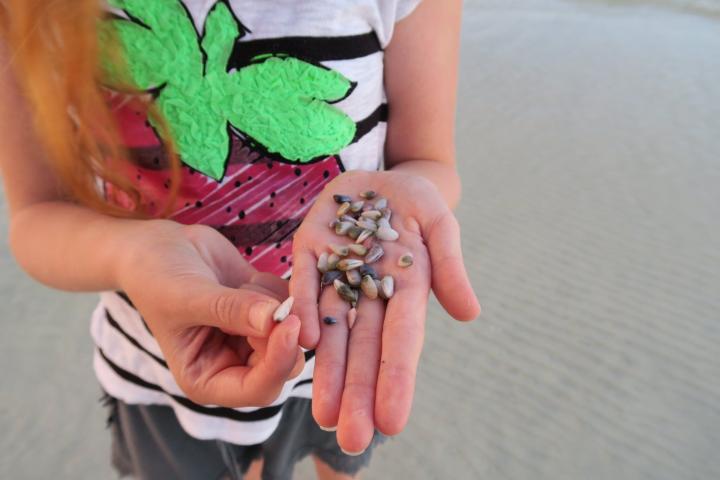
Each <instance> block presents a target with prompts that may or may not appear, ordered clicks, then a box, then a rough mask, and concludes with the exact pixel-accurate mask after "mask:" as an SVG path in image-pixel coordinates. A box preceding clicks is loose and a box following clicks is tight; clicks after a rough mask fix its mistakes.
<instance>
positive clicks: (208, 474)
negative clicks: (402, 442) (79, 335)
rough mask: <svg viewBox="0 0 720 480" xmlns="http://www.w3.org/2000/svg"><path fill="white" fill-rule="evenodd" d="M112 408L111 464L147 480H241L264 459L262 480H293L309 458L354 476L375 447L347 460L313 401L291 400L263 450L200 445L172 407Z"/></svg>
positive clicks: (111, 401)
mask: <svg viewBox="0 0 720 480" xmlns="http://www.w3.org/2000/svg"><path fill="white" fill-rule="evenodd" d="M104 400H105V402H106V403H107V405H108V407H109V408H110V415H109V419H108V424H109V426H110V429H111V431H112V444H113V446H112V463H113V466H114V467H115V468H116V469H117V471H118V473H119V474H120V475H121V476H131V477H133V478H138V479H143V480H146V479H147V480H157V479H162V480H165V479H177V480H211V479H223V480H225V479H233V480H242V478H243V473H244V472H246V471H247V469H248V467H249V466H250V464H251V463H252V461H253V460H256V459H259V458H262V459H263V460H264V462H263V473H262V479H263V480H290V479H291V478H292V472H293V468H294V467H295V464H296V463H297V462H299V461H300V460H302V459H303V458H304V457H306V456H307V455H309V454H312V455H315V456H316V457H317V458H319V459H320V460H322V461H323V462H325V463H326V464H328V465H329V466H330V467H331V468H332V469H333V470H335V471H337V472H342V473H346V474H350V475H355V474H357V473H358V471H360V469H362V468H363V467H365V466H367V464H368V463H369V462H370V456H371V452H372V450H373V447H374V446H375V445H377V444H379V443H381V442H382V440H383V437H382V436H381V435H380V434H378V433H376V434H375V438H374V439H373V442H372V445H371V446H370V448H368V449H367V450H366V451H365V453H363V454H362V455H359V456H357V457H351V456H348V455H345V454H344V453H342V451H341V450H340V447H338V444H337V440H336V438H335V433H333V432H325V431H323V430H321V429H320V428H319V427H318V426H317V424H316V423H315V420H314V419H313V417H312V413H311V403H310V400H308V399H304V398H290V399H288V401H287V402H286V403H285V405H284V406H283V416H282V418H281V420H280V425H279V426H278V428H277V430H275V432H274V433H273V434H272V436H271V437H270V438H268V439H267V440H266V441H265V442H263V443H261V444H259V445H250V446H241V445H233V444H229V443H226V442H222V441H212V440H210V441H207V440H198V439H196V438H193V437H191V436H190V435H188V434H187V433H185V431H184V430H183V429H182V427H181V426H180V424H179V423H178V421H177V418H176V417H175V413H174V412H173V410H172V409H171V408H170V407H165V406H159V405H128V404H126V403H124V402H122V401H119V400H117V399H115V398H112V397H109V396H105V398H104Z"/></svg>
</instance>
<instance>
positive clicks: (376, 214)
mask: <svg viewBox="0 0 720 480" xmlns="http://www.w3.org/2000/svg"><path fill="white" fill-rule="evenodd" d="M360 216H361V217H363V218H369V219H370V220H372V221H375V222H377V221H378V220H380V218H382V216H383V214H382V212H381V211H380V210H367V211H365V212H362V213H361V214H360Z"/></svg>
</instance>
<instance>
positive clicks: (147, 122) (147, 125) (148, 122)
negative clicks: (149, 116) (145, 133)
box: [145, 120, 150, 128]
mask: <svg viewBox="0 0 720 480" xmlns="http://www.w3.org/2000/svg"><path fill="white" fill-rule="evenodd" d="M145 126H146V127H148V128H150V121H149V120H145Z"/></svg>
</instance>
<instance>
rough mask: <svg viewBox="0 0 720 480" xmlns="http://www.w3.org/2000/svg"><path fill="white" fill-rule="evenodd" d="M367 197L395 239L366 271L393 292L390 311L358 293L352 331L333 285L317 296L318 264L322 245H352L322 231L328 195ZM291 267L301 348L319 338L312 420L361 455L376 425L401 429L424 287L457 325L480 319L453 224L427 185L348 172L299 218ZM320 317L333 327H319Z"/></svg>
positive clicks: (397, 176) (331, 209)
mask: <svg viewBox="0 0 720 480" xmlns="http://www.w3.org/2000/svg"><path fill="white" fill-rule="evenodd" d="M366 190H374V191H375V192H377V193H378V195H379V196H381V197H385V198H387V199H388V203H389V207H390V209H391V210H392V219H391V223H392V226H393V228H394V229H395V230H396V231H398V233H399V234H400V237H399V239H398V240H397V241H396V242H381V244H382V246H383V248H384V250H385V256H384V257H383V258H382V260H381V261H380V262H378V263H376V264H373V265H372V266H373V267H375V269H376V270H377V271H378V273H379V274H380V276H383V275H388V274H389V275H391V276H393V277H394V278H395V294H394V296H393V297H392V298H391V299H390V300H389V301H388V302H387V305H386V304H385V302H384V301H382V300H372V301H371V300H369V299H367V298H365V297H364V296H362V295H361V299H360V302H359V303H358V307H357V311H358V319H357V322H356V323H355V326H354V327H353V329H352V330H350V331H349V330H348V326H347V323H346V321H345V319H346V314H347V312H348V310H349V308H350V306H349V305H348V304H347V303H346V302H344V301H342V300H341V299H340V298H339V297H338V295H337V294H336V292H335V290H334V288H332V286H330V287H327V288H325V289H324V290H323V291H322V293H321V292H320V291H319V283H320V274H319V273H318V271H317V268H316V263H317V258H318V256H319V255H320V254H321V253H322V252H324V251H327V246H328V245H329V244H331V243H336V244H344V243H351V242H352V240H351V239H350V238H348V237H345V238H341V237H339V236H337V235H336V234H335V232H334V231H332V230H331V229H330V228H329V226H328V224H329V223H330V221H331V220H332V219H334V218H335V215H336V210H337V208H338V205H337V204H336V203H335V202H334V201H333V198H332V196H333V195H334V194H345V195H350V196H352V197H353V198H358V196H359V194H360V193H361V192H364V191H366ZM408 252H409V253H412V254H413V255H414V264H413V265H412V266H411V267H409V268H401V267H399V266H398V264H397V261H398V259H399V257H400V256H401V255H403V254H405V253H408ZM293 262H294V267H293V275H292V278H291V280H290V291H291V293H292V295H293V296H294V297H295V312H296V313H297V314H298V315H299V317H300V318H301V319H302V323H303V326H302V332H301V343H302V344H303V345H304V346H306V347H310V346H313V344H314V343H316V342H317V341H318V337H319V344H318V345H317V353H316V364H315V375H314V381H313V415H314V417H315V419H316V420H317V422H318V423H319V424H320V425H321V426H323V427H325V428H332V427H336V426H337V429H338V442H339V443H340V446H341V447H342V448H343V449H344V450H345V451H347V452H361V451H363V450H364V449H365V448H367V446H368V444H369V443H370V440H371V439H372V435H373V430H374V429H375V428H377V429H378V430H380V431H381V432H383V433H385V434H388V435H395V434H397V433H399V432H400V431H402V429H403V428H404V426H405V424H406V422H407V419H408V416H409V413H410V408H411V405H412V398H413V393H414V386H415V372H416V369H417V365H418V360H419V357H420V352H421V349H422V343H423V331H424V322H425V314H426V307H427V300H428V296H429V293H430V287H431V285H432V289H433V291H434V292H435V294H436V295H437V297H438V299H439V300H440V303H442V305H443V307H445V309H446V310H447V311H448V312H449V313H450V315H452V316H453V317H455V318H456V319H459V320H470V319H473V318H475V317H476V316H477V315H478V314H479V313H480V305H479V304H478V301H477V299H476V297H475V294H474V293H473V291H472V287H471V286H470V282H469V280H468V278H467V275H466V273H465V268H464V265H463V259H462V252H461V248H460V231H459V228H458V224H457V221H456V220H455V217H454V216H453V214H452V212H451V211H450V210H449V208H448V207H447V206H446V204H445V202H444V200H443V199H442V197H441V195H440V193H439V192H438V191H437V189H436V188H435V187H434V185H432V184H431V183H430V182H429V181H427V180H425V179H424V178H422V177H419V176H415V175H410V174H405V173H400V172H392V171H389V172H348V173H345V174H343V175H341V176H339V177H338V178H336V179H335V180H333V182H331V183H330V184H329V185H328V186H327V187H326V188H325V191H324V192H323V193H322V195H321V196H320V198H319V199H318V200H317V201H316V203H315V205H314V206H313V208H312V210H311V211H310V213H309V214H308V216H307V217H306V218H305V220H304V222H303V224H302V226H301V227H300V229H299V231H298V233H297V234H296V235H295V239H294V246H293ZM318 295H319V312H318V304H317V299H318ZM318 315H319V316H318ZM325 316H332V317H335V318H336V319H337V320H338V323H337V324H336V325H326V324H325V323H324V322H319V318H323V317H325ZM320 330H321V333H320Z"/></svg>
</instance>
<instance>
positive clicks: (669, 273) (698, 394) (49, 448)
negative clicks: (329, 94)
mask: <svg viewBox="0 0 720 480" xmlns="http://www.w3.org/2000/svg"><path fill="white" fill-rule="evenodd" d="M462 48H463V51H462V54H463V56H462V58H463V60H462V79H461V86H460V98H461V102H460V107H459V129H458V144H459V151H458V157H459V161H460V169H461V171H462V178H463V183H464V186H465V196H464V200H463V204H462V206H461V207H460V209H459V210H458V215H459V217H460V220H461V224H462V226H463V237H464V246H465V253H466V256H467V264H468V269H469V271H470V275H471V276H472V279H473V282H474V285H475V286H476V288H477V290H478V292H479V293H480V296H481V300H482V302H483V306H484V314H483V317H482V319H481V320H479V321H477V322H475V323H474V324H471V325H460V324H457V323H454V322H453V321H451V320H449V319H448V318H447V317H446V316H445V315H444V314H443V313H442V312H441V310H440V309H439V308H438V307H437V305H435V304H433V307H432V309H431V315H430V318H429V319H428V330H427V340H426V347H425V352H424V356H423V360H422V366H421V370H420V374H419V379H418V387H417V397H416V401H415V407H414V410H413V415H412V418H411V421H410V425H409V426H408V428H407V430H406V432H405V433H403V434H402V435H401V436H399V437H397V438H395V439H393V440H391V441H389V442H388V443H387V444H386V446H385V447H384V448H382V449H381V450H380V451H379V452H378V453H377V456H376V458H375V461H374V464H373V466H372V468H371V470H370V471H369V472H368V473H367V474H366V475H365V478H369V479H394V478H412V479H449V478H452V479H459V480H464V479H493V480H495V479H512V480H520V479H528V480H530V479H532V480H544V479H548V480H551V479H552V480H557V479H580V478H582V479H591V480H594V479H614V480H615V479H641V478H647V479H668V480H670V479H672V480H678V479H710V478H720V459H719V458H718V455H717V445H718V444H720V380H718V379H720V353H718V352H719V351H720V349H719V347H718V345H720V188H719V185H720V160H719V159H720V133H719V132H720V82H719V81H718V79H720V55H718V52H720V2H718V1H717V0H712V1H711V0H704V1H702V0H700V1H682V0H677V1H672V0H647V1H620V0H617V1H612V2H610V1H608V2H601V1H593V0H585V1H583V0H577V1H561V0H515V1H513V2H508V1H507V0H494V1H493V0H469V1H467V2H466V15H465V23H464V31H463V47H462ZM6 229H7V222H6V220H5V217H4V216H2V217H1V218H0V238H5V237H6ZM49 241H50V240H49ZM94 301H95V299H94V297H93V296H84V295H68V294H62V293H57V292H52V291H49V290H47V289H45V288H43V287H41V286H38V285H36V284H34V283H33V282H32V281H31V280H29V279H28V278H27V277H26V276H24V275H23V274H22V273H21V272H20V271H19V270H18V269H17V268H16V266H15V265H14V264H13V262H12V260H11V258H10V256H9V254H8V252H7V249H6V248H5V247H4V246H3V247H0V305H2V307H0V309H1V310H0V312H1V316H2V322H3V323H2V324H3V333H2V335H0V352H2V362H3V368H2V377H1V382H2V387H1V388H0V432H2V434H0V478H4V479H5V478H6V479H13V480H15V479H36V478H46V479H49V478H56V479H73V480H76V479H104V478H113V476H112V473H111V470H110V469H109V466H108V460H107V455H108V448H109V441H108V435H107V433H106V432H105V431H104V412H103V411H102V409H101V408H100V406H99V405H98V403H97V399H98V397H99V390H98V387H97V385H96V383H95V381H94V379H93V376H92V372H91V367H90V355H91V347H90V342H89V336H88V326H87V315H88V313H89V311H90V309H91V307H92V306H93V304H94ZM307 467H308V465H307V464H304V465H303V467H302V468H301V471H300V472H299V474H298V478H299V479H301V480H302V479H308V478H311V477H310V475H309V471H308V468H307Z"/></svg>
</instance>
